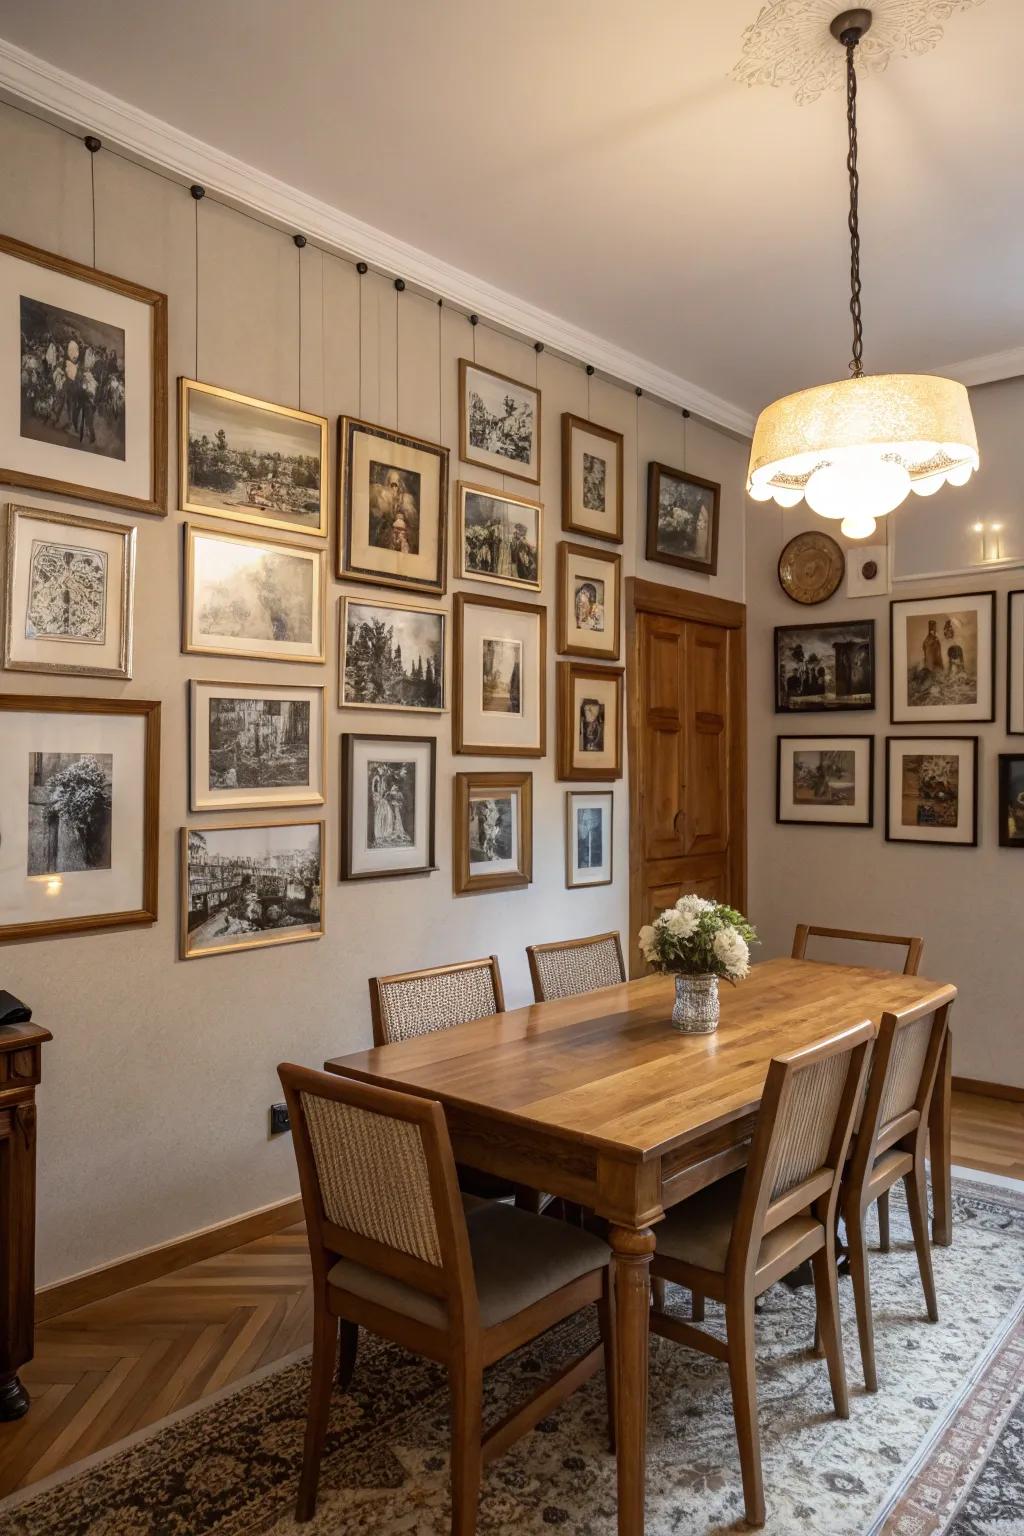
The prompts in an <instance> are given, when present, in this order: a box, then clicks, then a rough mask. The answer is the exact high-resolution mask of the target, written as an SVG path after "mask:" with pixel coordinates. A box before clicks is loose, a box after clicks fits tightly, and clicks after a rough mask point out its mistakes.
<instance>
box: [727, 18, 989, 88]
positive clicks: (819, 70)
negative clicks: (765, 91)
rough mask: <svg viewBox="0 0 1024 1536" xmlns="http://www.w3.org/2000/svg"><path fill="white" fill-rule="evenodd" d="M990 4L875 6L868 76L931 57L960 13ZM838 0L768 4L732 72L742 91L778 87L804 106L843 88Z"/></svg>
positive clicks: (863, 51)
mask: <svg viewBox="0 0 1024 1536" xmlns="http://www.w3.org/2000/svg"><path fill="white" fill-rule="evenodd" d="M982 4H984V0H875V3H874V5H873V6H872V7H871V10H872V15H873V20H872V25H871V32H870V34H869V35H868V36H866V37H865V38H864V39H863V41H862V42H861V45H860V51H859V54H858V65H859V67H860V69H861V70H862V71H863V72H864V73H865V74H874V73H878V72H879V71H880V70H883V69H885V68H887V66H888V64H889V61H890V59H908V58H910V57H911V56H912V55H914V54H919V53H929V52H930V51H931V50H932V49H933V48H934V47H936V45H937V44H938V43H940V42H941V41H942V29H943V25H944V24H945V23H946V22H947V21H949V20H950V18H951V17H953V16H954V15H956V13H957V12H958V11H970V10H973V9H974V8H975V7H976V6H979V5H982ZM833 7H834V0H767V3H766V4H764V5H762V7H761V11H760V14H759V15H758V18H757V20H756V21H753V22H751V24H750V26H749V27H747V29H746V31H745V32H744V34H743V55H742V57H741V58H740V61H739V63H738V64H736V66H735V67H734V69H733V71H732V78H733V79H734V80H738V81H739V82H740V83H741V84H742V85H772V86H776V87H778V88H779V89H781V90H787V91H792V93H793V99H794V100H795V101H796V102H797V104H798V105H799V106H806V105H807V104H808V102H812V101H817V99H818V97H819V96H820V95H821V94H822V92H823V91H834V90H839V89H841V88H842V85H843V80H844V69H843V59H842V55H841V54H840V52H839V50H838V49H837V48H836V46H835V44H834V43H833V41H832V39H831V37H830V36H829V23H830V22H831V20H832V17H833V15H834V8H833Z"/></svg>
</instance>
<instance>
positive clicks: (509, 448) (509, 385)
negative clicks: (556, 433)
mask: <svg viewBox="0 0 1024 1536" xmlns="http://www.w3.org/2000/svg"><path fill="white" fill-rule="evenodd" d="M540 428H541V416H540V390H539V389H537V388H535V386H533V385H531V384H521V383H520V382H519V380H518V379H511V378H509V376H508V374H506V373H495V371H494V369H493V368H483V367H481V365H480V364H479V363H474V362H471V361H470V359H469V358H468V357H460V358H459V458H460V459H461V460H462V462H463V464H477V465H479V466H480V468H481V469H496V470H497V471H498V473H499V474H502V475H513V476H514V477H515V478H516V479H517V480H529V481H530V482H531V483H532V484H533V485H539V484H540Z"/></svg>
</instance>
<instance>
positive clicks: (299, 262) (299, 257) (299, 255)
mask: <svg viewBox="0 0 1024 1536" xmlns="http://www.w3.org/2000/svg"><path fill="white" fill-rule="evenodd" d="M294 240H295V246H296V250H295V260H296V265H297V268H298V277H299V284H298V287H299V293H298V304H299V410H300V411H301V410H302V247H303V245H305V243H306V237H305V235H295V236H294ZM300 241H301V244H300Z"/></svg>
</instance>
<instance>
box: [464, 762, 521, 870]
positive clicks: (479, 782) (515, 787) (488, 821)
mask: <svg viewBox="0 0 1024 1536" xmlns="http://www.w3.org/2000/svg"><path fill="white" fill-rule="evenodd" d="M532 879H533V774H532V773H457V774H456V775H455V804H454V810H453V816H452V885H453V889H454V891H455V894H456V896H469V895H472V894H474V893H475V892H478V891H515V890H519V889H520V888H521V887H522V886H524V885H529V884H530V882H531V880H532Z"/></svg>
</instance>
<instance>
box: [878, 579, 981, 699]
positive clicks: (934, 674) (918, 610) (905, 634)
mask: <svg viewBox="0 0 1024 1536" xmlns="http://www.w3.org/2000/svg"><path fill="white" fill-rule="evenodd" d="M969 620H972V621H973V622H965V621H969ZM940 623H941V625H942V633H941V635H940V633H939V625H940ZM911 624H913V625H914V626H915V628H914V632H913V634H911V632H910V628H909V626H910V625H911ZM918 648H920V650H921V651H922V652H923V656H922V664H921V665H920V666H915V668H914V671H913V672H911V669H910V657H911V653H912V651H916V650H917V649H918ZM972 661H973V666H974V669H975V670H974V673H973V676H974V693H975V695H976V697H975V699H974V700H973V702H972V701H968V702H966V703H965V702H961V701H960V700H958V699H957V697H956V695H957V693H958V692H963V691H965V690H964V689H963V687H961V684H960V680H961V679H963V680H964V681H965V682H967V683H968V689H967V691H969V679H970V677H971V675H972V674H971V671H970V668H971V665H972ZM889 684H890V687H889V719H890V720H891V722H892V724H893V725H916V724H918V723H920V724H922V725H938V724H939V723H943V724H947V725H955V724H965V723H971V724H979V725H980V724H988V723H990V722H991V721H993V720H995V718H996V594H995V592H994V591H985V592H950V593H940V594H938V595H936V596H935V597H911V598H903V597H898V598H892V599H890V602H889ZM915 693H916V694H917V695H918V698H917V699H915V700H914V702H912V701H911V700H912V694H915ZM946 695H948V698H947V697H945V696H946Z"/></svg>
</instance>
